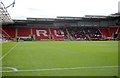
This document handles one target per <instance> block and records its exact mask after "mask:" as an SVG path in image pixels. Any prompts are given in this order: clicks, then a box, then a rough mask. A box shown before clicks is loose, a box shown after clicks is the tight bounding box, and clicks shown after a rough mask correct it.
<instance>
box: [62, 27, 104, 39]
mask: <svg viewBox="0 0 120 78" xmlns="http://www.w3.org/2000/svg"><path fill="white" fill-rule="evenodd" d="M63 30H64V32H65V39H70V40H101V39H102V35H101V33H100V32H99V30H98V29H97V28H95V27H94V28H89V27H88V28H87V27H68V28H66V29H63Z"/></svg>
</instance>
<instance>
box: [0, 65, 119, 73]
mask: <svg viewBox="0 0 120 78" xmlns="http://www.w3.org/2000/svg"><path fill="white" fill-rule="evenodd" d="M118 67H119V66H91V67H73V68H48V69H31V70H18V69H16V68H13V67H11V68H12V71H11V70H8V71H0V72H39V71H52V70H53V71H54V70H79V69H97V68H98V69H101V68H118Z"/></svg>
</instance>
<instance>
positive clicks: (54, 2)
mask: <svg viewBox="0 0 120 78" xmlns="http://www.w3.org/2000/svg"><path fill="white" fill-rule="evenodd" d="M13 1H14V0H2V2H3V3H4V4H5V6H6V7H7V6H8V5H9V4H11V3H12V2H13ZM119 1H120V0H16V1H15V6H14V7H9V8H7V10H8V12H9V14H10V16H11V17H12V19H26V18H28V17H30V18H56V17H57V16H71V17H83V16H85V15H105V16H106V15H110V14H114V13H117V12H118V2H119Z"/></svg>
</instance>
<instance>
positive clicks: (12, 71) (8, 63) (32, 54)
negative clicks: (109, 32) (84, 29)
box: [0, 41, 118, 76]
mask: <svg viewBox="0 0 120 78" xmlns="http://www.w3.org/2000/svg"><path fill="white" fill-rule="evenodd" d="M0 58H2V70H3V76H117V75H118V42H117V41H35V42H18V43H16V42H9V43H3V47H2V57H0ZM0 61H1V60H0Z"/></svg>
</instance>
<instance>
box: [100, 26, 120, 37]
mask: <svg viewBox="0 0 120 78" xmlns="http://www.w3.org/2000/svg"><path fill="white" fill-rule="evenodd" d="M99 30H100V32H101V34H102V35H104V36H106V37H107V38H111V37H112V35H113V33H120V27H109V28H99Z"/></svg>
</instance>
